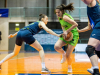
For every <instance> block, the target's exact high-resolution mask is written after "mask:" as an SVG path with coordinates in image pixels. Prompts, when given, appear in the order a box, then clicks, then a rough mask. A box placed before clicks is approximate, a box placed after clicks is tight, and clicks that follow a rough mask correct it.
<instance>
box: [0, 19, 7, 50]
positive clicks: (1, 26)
mask: <svg viewBox="0 0 100 75" xmlns="http://www.w3.org/2000/svg"><path fill="white" fill-rule="evenodd" d="M0 31H1V32H2V35H1V38H2V41H1V44H0V50H8V18H0Z"/></svg>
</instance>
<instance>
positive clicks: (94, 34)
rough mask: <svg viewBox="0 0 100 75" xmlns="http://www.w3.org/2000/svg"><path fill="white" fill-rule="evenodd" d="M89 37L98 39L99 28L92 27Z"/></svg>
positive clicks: (99, 37)
mask: <svg viewBox="0 0 100 75" xmlns="http://www.w3.org/2000/svg"><path fill="white" fill-rule="evenodd" d="M90 38H95V39H98V40H100V29H99V28H97V29H96V28H95V29H93V31H92V33H91V35H90Z"/></svg>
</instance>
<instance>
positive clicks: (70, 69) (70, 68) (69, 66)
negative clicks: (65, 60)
mask: <svg viewBox="0 0 100 75" xmlns="http://www.w3.org/2000/svg"><path fill="white" fill-rule="evenodd" d="M68 73H72V67H71V65H68Z"/></svg>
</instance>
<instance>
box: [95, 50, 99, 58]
mask: <svg viewBox="0 0 100 75" xmlns="http://www.w3.org/2000/svg"><path fill="white" fill-rule="evenodd" d="M95 52H96V54H97V56H98V57H99V58H100V51H96V50H95Z"/></svg>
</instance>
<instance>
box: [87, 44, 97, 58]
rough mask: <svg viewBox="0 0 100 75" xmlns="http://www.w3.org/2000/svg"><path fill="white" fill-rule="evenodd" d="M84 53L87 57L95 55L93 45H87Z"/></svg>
mask: <svg viewBox="0 0 100 75" xmlns="http://www.w3.org/2000/svg"><path fill="white" fill-rule="evenodd" d="M86 53H87V55H88V56H89V57H91V56H93V55H95V54H96V53H95V47H93V46H90V45H88V46H87V47H86Z"/></svg>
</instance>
